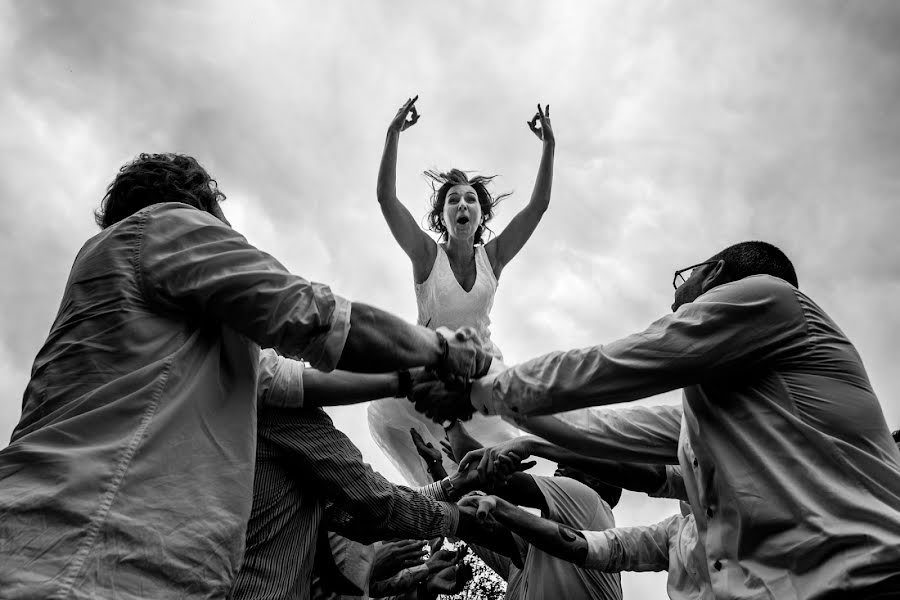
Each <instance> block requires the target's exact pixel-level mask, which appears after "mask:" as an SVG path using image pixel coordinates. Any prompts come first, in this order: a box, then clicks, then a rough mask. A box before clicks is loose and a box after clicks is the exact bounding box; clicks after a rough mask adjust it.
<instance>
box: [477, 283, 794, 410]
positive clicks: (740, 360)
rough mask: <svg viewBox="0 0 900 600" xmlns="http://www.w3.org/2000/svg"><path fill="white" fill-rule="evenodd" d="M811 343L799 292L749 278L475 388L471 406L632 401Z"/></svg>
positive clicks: (557, 406)
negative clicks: (636, 329)
mask: <svg viewBox="0 0 900 600" xmlns="http://www.w3.org/2000/svg"><path fill="white" fill-rule="evenodd" d="M806 340H807V335H806V320H805V317H804V316H803V311H802V308H801V306H800V304H799V302H798V300H797V297H796V294H795V292H794V288H793V287H791V286H790V285H789V284H787V283H785V282H783V281H781V280H780V279H777V278H774V277H768V276H755V277H747V278H744V279H742V280H740V281H736V282H732V283H728V284H725V285H721V286H718V287H716V288H713V289H712V290H710V291H709V292H707V293H706V294H704V295H703V296H701V297H700V298H698V299H697V300H695V301H694V302H691V303H688V304H685V305H683V306H681V307H680V308H679V309H678V310H677V311H676V312H675V313H673V314H671V315H667V316H665V317H663V318H661V319H659V320H658V321H656V322H654V323H653V324H651V325H650V326H649V327H648V328H647V329H645V330H644V331H642V332H641V333H636V334H633V335H630V336H628V337H626V338H623V339H621V340H618V341H615V342H612V343H610V344H606V345H605V346H594V347H591V348H583V349H579V350H571V351H568V352H553V353H550V354H546V355H544V356H541V357H538V358H535V359H532V360H529V361H527V362H524V363H522V364H520V365H517V366H515V367H512V368H510V369H507V370H505V371H503V372H500V373H497V374H496V375H489V376H488V377H489V378H490V379H489V380H488V381H486V382H485V384H482V385H478V386H475V387H473V394H472V401H473V405H475V407H476V409H479V410H482V411H483V412H485V413H487V414H501V415H504V416H507V417H512V418H513V419H515V418H516V417H521V416H525V415H538V414H548V413H558V412H563V411H567V410H573V409H576V408H582V407H585V406H596V405H602V404H614V403H619V402H629V401H632V400H637V399H639V398H646V397H649V396H655V395H657V394H661V393H663V392H667V391H670V390H673V389H678V388H682V387H686V386H689V385H694V384H698V383H701V382H703V381H705V380H708V379H710V378H727V377H728V376H729V374H731V373H733V372H734V370H735V369H740V370H741V371H742V372H746V370H747V369H748V368H752V367H754V366H757V365H763V364H766V363H770V362H773V361H778V360H781V359H785V358H788V357H790V356H795V355H796V353H797V352H798V350H800V349H802V348H803V347H805V344H806ZM486 387H487V389H485V388H486Z"/></svg>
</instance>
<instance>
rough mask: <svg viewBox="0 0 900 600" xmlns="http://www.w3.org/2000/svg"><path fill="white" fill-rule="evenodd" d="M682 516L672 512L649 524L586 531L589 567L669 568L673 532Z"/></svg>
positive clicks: (614, 569) (614, 570)
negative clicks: (670, 541) (668, 515)
mask: <svg viewBox="0 0 900 600" xmlns="http://www.w3.org/2000/svg"><path fill="white" fill-rule="evenodd" d="M682 518H683V517H681V516H679V515H672V516H671V517H669V518H668V519H665V520H664V521H660V522H659V523H656V524H654V525H649V526H642V527H617V528H615V529H607V530H605V531H582V534H584V538H585V539H586V540H587V543H588V556H587V560H586V561H585V568H588V569H596V570H598V571H604V572H607V573H618V572H619V571H666V570H668V568H669V536H670V534H671V532H672V531H675V530H677V523H678V521H679V520H680V519H682ZM673 527H674V529H673Z"/></svg>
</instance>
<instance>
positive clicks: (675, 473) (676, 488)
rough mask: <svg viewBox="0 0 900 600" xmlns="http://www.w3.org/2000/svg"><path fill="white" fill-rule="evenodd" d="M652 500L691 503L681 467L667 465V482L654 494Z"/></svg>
mask: <svg viewBox="0 0 900 600" xmlns="http://www.w3.org/2000/svg"><path fill="white" fill-rule="evenodd" d="M647 495H648V496H650V497H651V498H672V499H674V500H681V501H682V502H690V500H689V499H688V495H687V488H686V487H685V486H684V479H683V478H682V475H681V467H680V466H678V465H666V482H665V483H664V484H663V485H662V487H660V488H659V489H658V490H656V491H655V492H653V493H652V494H647Z"/></svg>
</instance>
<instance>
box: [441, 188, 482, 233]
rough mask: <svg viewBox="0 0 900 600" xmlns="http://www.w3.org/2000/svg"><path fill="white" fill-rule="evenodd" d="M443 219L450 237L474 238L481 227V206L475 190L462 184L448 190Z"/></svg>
mask: <svg viewBox="0 0 900 600" xmlns="http://www.w3.org/2000/svg"><path fill="white" fill-rule="evenodd" d="M443 219H444V227H446V228H447V235H448V236H450V237H452V238H457V239H460V240H465V239H469V238H474V237H475V232H476V231H477V230H478V227H479V226H480V225H481V204H479V202H478V194H476V193H475V188H473V187H472V186H471V185H466V184H460V185H454V186H453V187H452V188H450V189H449V190H447V197H446V199H445V201H444V212H443Z"/></svg>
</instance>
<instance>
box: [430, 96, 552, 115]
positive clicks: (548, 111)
mask: <svg viewBox="0 0 900 600" xmlns="http://www.w3.org/2000/svg"><path fill="white" fill-rule="evenodd" d="M417 97H418V96H417ZM544 116H545V117H547V118H548V119H549V118H550V105H549V104H548V105H547V107H546V108H545V109H544Z"/></svg>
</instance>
